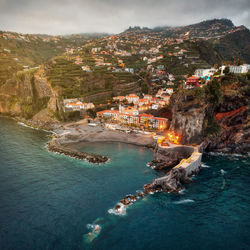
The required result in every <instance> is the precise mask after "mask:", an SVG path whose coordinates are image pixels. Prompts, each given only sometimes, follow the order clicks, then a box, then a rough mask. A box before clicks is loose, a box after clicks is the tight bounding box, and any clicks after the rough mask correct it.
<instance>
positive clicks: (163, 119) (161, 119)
mask: <svg viewBox="0 0 250 250" xmlns="http://www.w3.org/2000/svg"><path fill="white" fill-rule="evenodd" d="M154 119H155V120H158V121H167V119H166V118H162V117H155V118H154Z"/></svg>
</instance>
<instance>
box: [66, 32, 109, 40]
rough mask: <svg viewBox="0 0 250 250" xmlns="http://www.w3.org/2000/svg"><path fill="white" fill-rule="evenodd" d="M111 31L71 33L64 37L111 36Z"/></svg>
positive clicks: (89, 37) (88, 37)
mask: <svg viewBox="0 0 250 250" xmlns="http://www.w3.org/2000/svg"><path fill="white" fill-rule="evenodd" d="M110 35H111V34H109V33H101V32H100V33H99V32H88V33H79V34H70V35H64V36H63V37H66V38H75V37H81V38H87V39H91V38H103V37H105V36H110Z"/></svg>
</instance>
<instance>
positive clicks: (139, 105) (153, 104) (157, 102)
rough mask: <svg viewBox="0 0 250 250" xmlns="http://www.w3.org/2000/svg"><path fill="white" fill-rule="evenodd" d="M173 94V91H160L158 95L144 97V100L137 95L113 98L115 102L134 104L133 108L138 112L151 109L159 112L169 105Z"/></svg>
mask: <svg viewBox="0 0 250 250" xmlns="http://www.w3.org/2000/svg"><path fill="white" fill-rule="evenodd" d="M172 94H173V89H166V90H164V89H162V90H159V91H158V93H157V95H156V96H155V97H153V96H152V95H144V96H143V98H140V97H139V96H137V95H135V94H129V95H127V96H116V97H113V100H114V101H119V102H120V104H121V103H127V104H130V105H131V104H132V105H133V108H134V109H136V110H138V111H146V110H149V109H154V110H157V109H159V108H161V107H164V106H166V105H168V104H169V100H170V96H171V95H172Z"/></svg>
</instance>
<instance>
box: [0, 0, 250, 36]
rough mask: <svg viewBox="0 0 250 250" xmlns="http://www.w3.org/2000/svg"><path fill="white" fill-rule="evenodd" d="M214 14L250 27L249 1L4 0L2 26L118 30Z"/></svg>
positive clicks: (178, 22)
mask: <svg viewBox="0 0 250 250" xmlns="http://www.w3.org/2000/svg"><path fill="white" fill-rule="evenodd" d="M212 18H229V19H231V20H232V21H233V22H234V23H235V25H245V26H246V27H248V28H250V3H249V0H237V1H235V0H234V1H233V0H220V1H217V0H188V1H186V0H74V1H71V0H43V1H41V0H0V29H1V30H10V31H16V32H23V33H46V34H55V35H58V34H71V33H81V32H109V33H118V32H122V31H123V30H124V29H126V28H127V27H129V26H135V25H139V26H147V27H151V28H152V27H155V26H178V25H188V24H192V23H196V22H200V21H203V20H208V19H212Z"/></svg>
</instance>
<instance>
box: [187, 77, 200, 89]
mask: <svg viewBox="0 0 250 250" xmlns="http://www.w3.org/2000/svg"><path fill="white" fill-rule="evenodd" d="M199 80H200V78H199V77H197V76H191V77H188V78H187V79H186V82H185V88H187V89H188V88H194V87H200V85H199Z"/></svg>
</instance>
